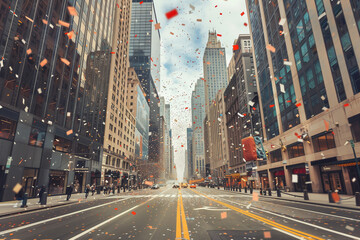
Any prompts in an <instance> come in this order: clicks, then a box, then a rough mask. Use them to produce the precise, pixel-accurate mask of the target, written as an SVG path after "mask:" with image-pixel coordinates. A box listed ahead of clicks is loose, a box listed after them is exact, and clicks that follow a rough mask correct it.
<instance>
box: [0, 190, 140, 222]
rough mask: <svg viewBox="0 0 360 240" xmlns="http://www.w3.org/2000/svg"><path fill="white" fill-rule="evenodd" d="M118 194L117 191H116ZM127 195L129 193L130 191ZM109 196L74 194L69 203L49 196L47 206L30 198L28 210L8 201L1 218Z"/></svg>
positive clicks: (0, 206) (1, 208) (2, 205)
mask: <svg viewBox="0 0 360 240" xmlns="http://www.w3.org/2000/svg"><path fill="white" fill-rule="evenodd" d="M138 191H139V190H135V191H134V190H132V191H131V192H130V193H136V192H138ZM116 192H117V191H116ZM126 193H129V192H128V191H127V192H126ZM119 194H123V192H120V193H119ZM119 194H118V193H115V195H119ZM109 196H113V194H110V195H109V194H106V195H104V194H103V192H101V194H96V193H95V194H94V196H91V193H90V194H89V196H88V198H87V199H85V193H76V194H72V195H71V198H70V200H69V201H66V195H57V196H49V197H48V198H47V204H46V205H40V204H38V202H39V198H30V199H28V200H27V206H28V207H26V208H20V207H19V206H20V205H19V206H17V207H14V205H15V204H16V203H18V202H19V201H8V202H0V217H4V216H9V215H15V214H19V213H24V212H31V211H36V210H39V209H46V208H51V207H56V206H62V205H68V204H74V203H80V202H85V201H93V200H96V199H101V198H107V197H109Z"/></svg>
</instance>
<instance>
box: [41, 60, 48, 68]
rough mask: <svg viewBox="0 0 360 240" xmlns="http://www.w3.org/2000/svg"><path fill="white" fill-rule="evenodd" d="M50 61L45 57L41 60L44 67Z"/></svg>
mask: <svg viewBox="0 0 360 240" xmlns="http://www.w3.org/2000/svg"><path fill="white" fill-rule="evenodd" d="M47 63H48V60H47V59H46V58H44V60H42V61H41V63H40V66H41V67H44V66H45V65H46V64H47Z"/></svg>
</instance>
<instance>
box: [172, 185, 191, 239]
mask: <svg viewBox="0 0 360 240" xmlns="http://www.w3.org/2000/svg"><path fill="white" fill-rule="evenodd" d="M180 239H186V240H190V234H189V228H188V226H187V222H186V215H185V210H184V204H183V200H182V194H181V189H179V192H178V203H177V210H176V238H175V240H180Z"/></svg>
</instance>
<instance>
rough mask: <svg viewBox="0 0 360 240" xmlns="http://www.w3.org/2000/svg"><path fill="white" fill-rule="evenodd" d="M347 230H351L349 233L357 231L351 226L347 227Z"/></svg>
mask: <svg viewBox="0 0 360 240" xmlns="http://www.w3.org/2000/svg"><path fill="white" fill-rule="evenodd" d="M345 228H346V229H347V230H349V231H354V230H355V228H353V227H351V226H349V225H346V227H345Z"/></svg>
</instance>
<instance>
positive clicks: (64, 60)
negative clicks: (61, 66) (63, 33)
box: [60, 58, 70, 66]
mask: <svg viewBox="0 0 360 240" xmlns="http://www.w3.org/2000/svg"><path fill="white" fill-rule="evenodd" d="M60 60H61V61H62V62H63V63H65V64H66V65H67V66H69V65H70V62H69V60H67V59H66V58H60Z"/></svg>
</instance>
